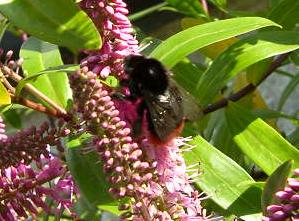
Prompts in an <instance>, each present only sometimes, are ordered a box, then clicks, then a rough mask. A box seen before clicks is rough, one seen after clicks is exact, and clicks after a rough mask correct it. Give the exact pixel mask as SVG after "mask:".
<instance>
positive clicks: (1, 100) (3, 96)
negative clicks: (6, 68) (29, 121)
mask: <svg viewBox="0 0 299 221" xmlns="http://www.w3.org/2000/svg"><path fill="white" fill-rule="evenodd" d="M10 103H11V99H10V95H9V93H8V91H7V89H6V87H4V85H3V83H2V82H1V81H0V106H1V105H7V104H10Z"/></svg>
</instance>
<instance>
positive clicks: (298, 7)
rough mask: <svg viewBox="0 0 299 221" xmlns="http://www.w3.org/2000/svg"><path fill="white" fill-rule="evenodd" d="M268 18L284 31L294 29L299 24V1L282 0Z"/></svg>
mask: <svg viewBox="0 0 299 221" xmlns="http://www.w3.org/2000/svg"><path fill="white" fill-rule="evenodd" d="M268 18H269V19H270V20H272V21H274V22H277V23H278V24H280V25H281V26H282V27H283V28H284V29H292V28H293V27H294V26H295V25H296V23H298V22H299V1H294V0H282V1H280V2H279V3H278V4H275V6H274V7H273V8H272V10H271V11H270V13H269V15H268Z"/></svg>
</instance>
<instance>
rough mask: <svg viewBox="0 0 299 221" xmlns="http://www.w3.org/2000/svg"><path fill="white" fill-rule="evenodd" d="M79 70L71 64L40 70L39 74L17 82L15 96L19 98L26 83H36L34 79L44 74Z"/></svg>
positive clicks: (78, 66)
mask: <svg viewBox="0 0 299 221" xmlns="http://www.w3.org/2000/svg"><path fill="white" fill-rule="evenodd" d="M79 68H80V65H73V64H68V65H60V66H57V67H50V68H46V69H45V70H42V71H40V72H37V73H35V74H32V75H29V76H27V77H25V78H23V79H22V80H20V81H19V83H18V85H17V87H16V92H15V94H16V96H19V95H20V93H21V91H22V89H23V87H24V86H25V85H26V84H27V83H33V82H34V81H36V79H37V78H38V77H40V76H43V75H45V74H57V73H58V74H61V72H66V73H73V72H74V71H76V70H78V69H79Z"/></svg>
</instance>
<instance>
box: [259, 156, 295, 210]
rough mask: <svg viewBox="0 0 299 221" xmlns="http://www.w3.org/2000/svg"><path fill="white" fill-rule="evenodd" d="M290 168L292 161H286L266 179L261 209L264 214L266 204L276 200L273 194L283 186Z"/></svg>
mask: <svg viewBox="0 0 299 221" xmlns="http://www.w3.org/2000/svg"><path fill="white" fill-rule="evenodd" d="M291 169H292V161H291V160H289V161H286V162H285V163H283V164H282V165H281V166H279V167H278V168H277V169H276V170H275V171H274V172H273V173H272V174H271V176H270V177H269V178H268V179H267V182H266V185H265V188H264V190H263V194H262V209H263V213H264V214H266V208H267V206H269V205H271V204H273V203H275V202H276V201H275V199H273V196H274V194H275V193H276V192H277V191H278V190H281V189H283V188H284V186H285V185H286V181H287V178H288V176H289V174H290V172H291Z"/></svg>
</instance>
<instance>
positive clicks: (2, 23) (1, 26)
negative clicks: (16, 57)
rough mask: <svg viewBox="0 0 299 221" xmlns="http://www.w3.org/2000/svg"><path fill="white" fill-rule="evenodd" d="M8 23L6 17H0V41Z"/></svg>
mask: <svg viewBox="0 0 299 221" xmlns="http://www.w3.org/2000/svg"><path fill="white" fill-rule="evenodd" d="M8 24H9V23H8V22H7V19H6V18H0V41H1V40H2V37H3V35H4V33H5V31H6V28H7V26H8Z"/></svg>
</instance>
